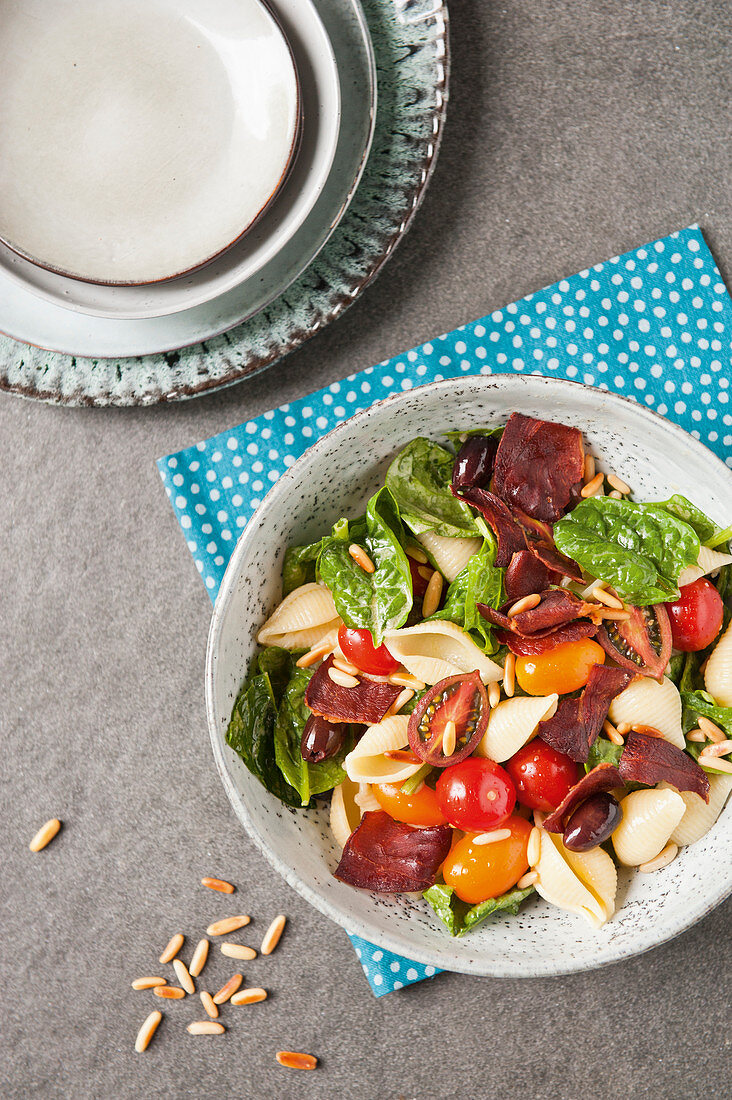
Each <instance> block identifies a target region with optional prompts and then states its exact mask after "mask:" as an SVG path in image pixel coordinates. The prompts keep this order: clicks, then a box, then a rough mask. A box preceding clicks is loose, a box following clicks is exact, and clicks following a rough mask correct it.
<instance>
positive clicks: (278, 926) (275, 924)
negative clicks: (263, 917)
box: [260, 913, 287, 955]
mask: <svg viewBox="0 0 732 1100" xmlns="http://www.w3.org/2000/svg"><path fill="white" fill-rule="evenodd" d="M286 920H287V917H286V916H285V915H284V914H283V913H280V915H279V916H278V917H275V919H274V920H273V921H272V923H271V924H270V926H269V928H268V929H267V931H266V932H265V933H264V939H263V940H262V946H261V948H260V951H261V952H262V954H263V955H271V954H272V952H273V951H274V949H275V947H276V946H277V944H278V943H279V942H280V936H281V935H282V933H283V932H284V930H285V922H286Z"/></svg>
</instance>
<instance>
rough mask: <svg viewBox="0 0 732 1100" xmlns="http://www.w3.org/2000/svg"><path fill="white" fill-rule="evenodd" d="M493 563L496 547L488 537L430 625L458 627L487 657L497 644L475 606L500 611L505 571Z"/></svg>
mask: <svg viewBox="0 0 732 1100" xmlns="http://www.w3.org/2000/svg"><path fill="white" fill-rule="evenodd" d="M495 560H496V543H495V539H494V538H493V534H492V533H491V534H490V535H489V538H488V539H486V540H485V542H484V543H483V545H482V546H481V548H480V550H479V551H478V553H477V554H473V556H472V557H471V559H470V561H469V562H468V564H467V565H466V566H465V568H464V569H463V570H462V572H461V573H458V575H457V577H456V578H455V580H454V581H453V582H452V584H451V585H450V587H449V588H448V590H447V595H446V597H445V605H444V607H443V608H442V609H441V610H440V611H437V612H435V614H434V615H431V616H430V621H431V620H433V619H447V620H448V621H449V622H452V623H457V625H458V626H461V627H462V628H463V630H467V632H468V633H469V634H470V636H471V638H472V639H473V641H474V642H475V643H476V645H478V646H480V648H481V649H482V650H483V651H484V652H485V653H489V654H492V653H495V651H496V649H497V648H498V644H497V642H496V640H495V638H494V637H493V628H492V626H491V624H490V623H489V622H488V620H487V619H484V618H483V616H482V615H481V613H480V611H478V608H477V604H479V603H485V604H488V606H489V607H500V606H501V604H502V603H503V602H504V600H505V596H504V591H503V577H504V572H505V571H504V570H503V569H500V568H498V567H497V566H496V565H495Z"/></svg>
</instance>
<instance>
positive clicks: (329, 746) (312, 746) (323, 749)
mask: <svg viewBox="0 0 732 1100" xmlns="http://www.w3.org/2000/svg"><path fill="white" fill-rule="evenodd" d="M345 739H346V723H345V722H328V721H326V719H325V718H321V717H320V715H318V714H311V715H310V717H309V718H308V720H307V722H306V723H305V729H304V730H303V731H302V738H301V740H300V755H301V756H302V758H303V760H306V761H307V763H308V764H319V763H320V762H321V760H328V759H329V758H330V757H331V756H335V754H336V753H337V752H338V750H339V749H340V748H341V746H342V745H343V742H344V741H345Z"/></svg>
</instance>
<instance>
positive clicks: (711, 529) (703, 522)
mask: <svg viewBox="0 0 732 1100" xmlns="http://www.w3.org/2000/svg"><path fill="white" fill-rule="evenodd" d="M654 507H656V508H663V509H664V510H665V511H666V512H670V513H671V515H672V516H677V517H678V518H679V519H682V520H684V522H685V523H688V524H689V527H693V528H694V530H695V531H696V533H697V535H698V536H699V541H700V542H706V541H707V539H713V538H714V536H715V535H716V534H717V533H718V532H719V528H718V527H717V525H716V523H714V522H713V521H712V520H711V519H710V518H709V516H705V515H704V513H703V512H702V510H701V508H697V506H696V504H692V502H691V501H690V500H687V499H686V497H682V496H681V494H680V493H675V494H674V495H673V496H672V497H669V499H668V500H662V501H659V503H658V504H656V505H655V506H654Z"/></svg>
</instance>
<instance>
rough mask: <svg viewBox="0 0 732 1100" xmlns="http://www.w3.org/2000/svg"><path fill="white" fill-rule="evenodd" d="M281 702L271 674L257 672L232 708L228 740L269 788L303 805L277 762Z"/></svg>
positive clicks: (283, 798)
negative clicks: (276, 739)
mask: <svg viewBox="0 0 732 1100" xmlns="http://www.w3.org/2000/svg"><path fill="white" fill-rule="evenodd" d="M276 717H277V706H276V703H275V696H274V693H273V690H272V684H271V682H270V678H269V675H268V674H267V673H266V672H263V673H259V674H258V675H255V676H253V677H252V678H251V679H250V680H249V681H248V682H247V683H245V684H244V687H243V688H242V689H241V691H240V693H239V696H238V698H237V700H236V702H235V703H234V708H233V710H232V712H231V720H230V722H229V728H228V729H227V731H226V741H227V743H228V744H229V745H230V746H231V748H232V749H233V750H234V752H236V753H237V754H238V755H239V756H240V757H241V759H242V760H243V761H244V763H245V765H246V766H247V768H248V769H249V771H250V772H251V773H252V775H253V776H255V777H256V778H257V779H258V780H259V782H260V783H261V784H262V786H263V787H265V788H266V790H268V791H271V793H272V794H273V795H275V796H276V797H277V798H279V799H280V801H281V802H284V803H285V805H287V806H300V805H301V800H300V797H299V795H298V793H297V791H296V790H294V789H293V788H292V787H291V786H290V784H289V783H288V782H287V781H286V779H285V777H284V776H283V774H282V772H281V771H280V770H279V768H278V767H277V764H276V762H275V745H274V728H275V721H276Z"/></svg>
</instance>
